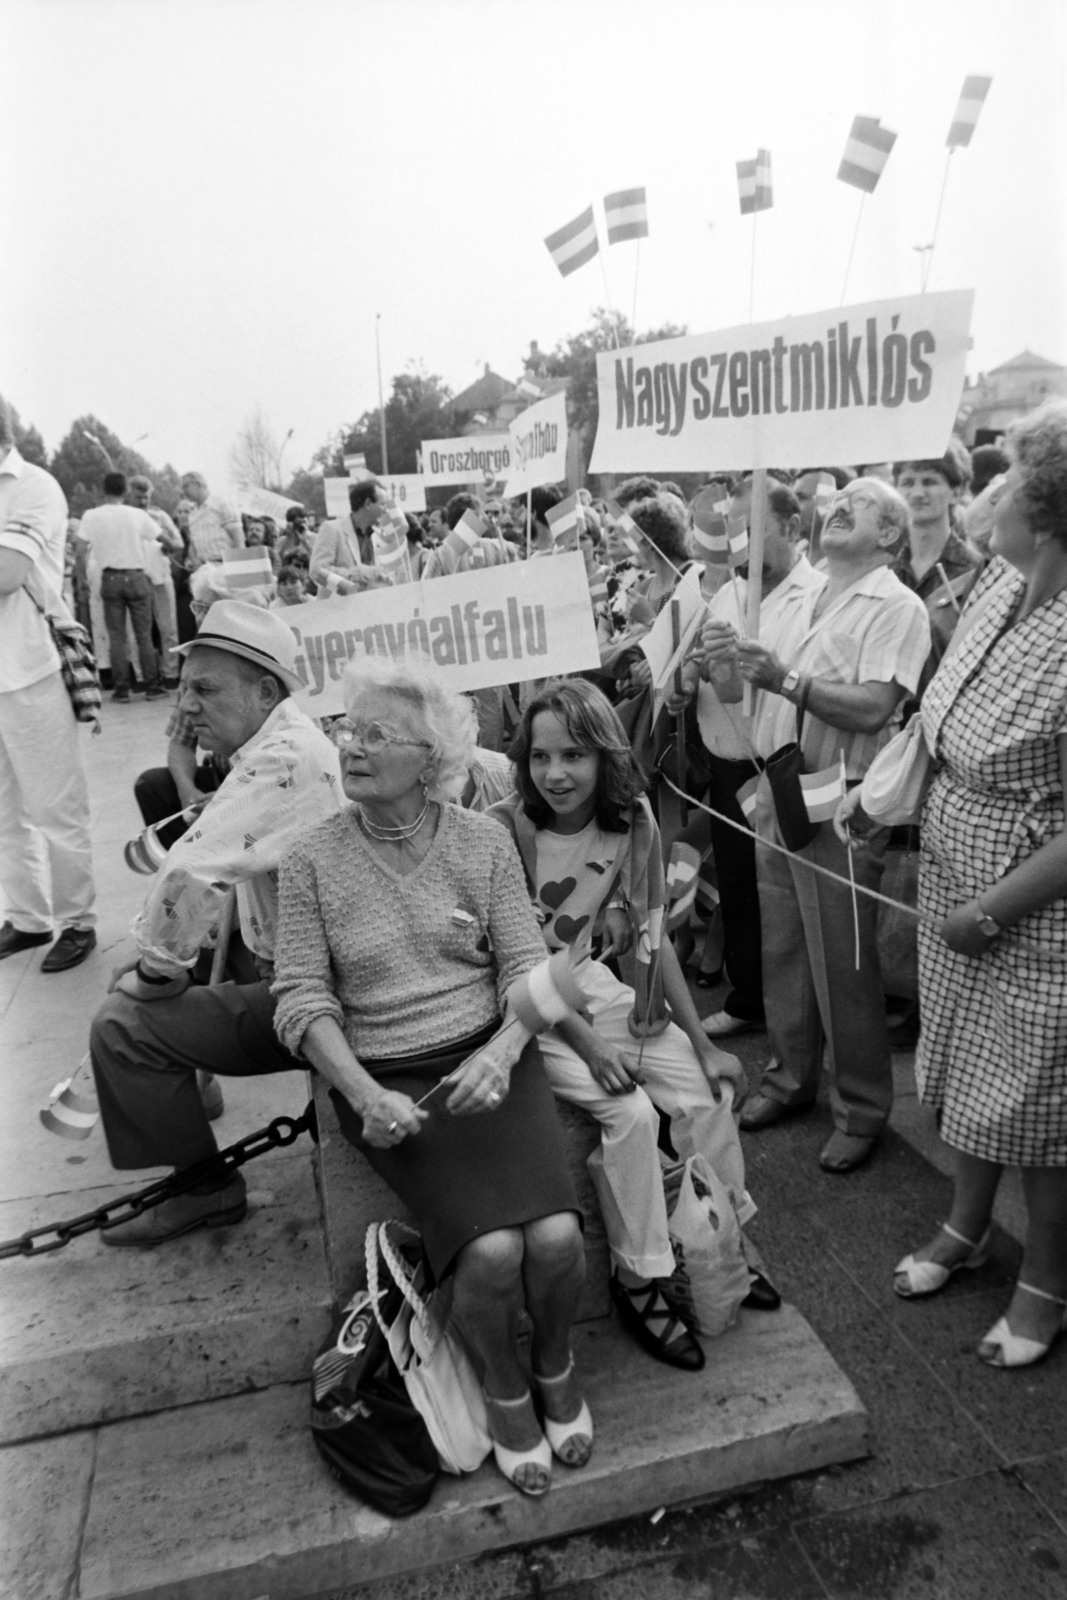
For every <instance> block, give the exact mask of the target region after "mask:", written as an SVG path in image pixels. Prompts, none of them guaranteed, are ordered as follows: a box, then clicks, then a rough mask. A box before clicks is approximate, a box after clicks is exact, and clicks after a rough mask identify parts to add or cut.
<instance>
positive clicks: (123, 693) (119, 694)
mask: <svg viewBox="0 0 1067 1600" xmlns="http://www.w3.org/2000/svg"><path fill="white" fill-rule="evenodd" d="M111 698H112V700H117V701H118V702H119V704H120V705H122V704H125V703H126V702H127V701H128V700H129V698H130V691H129V690H128V689H116V690H115V692H114V694H113V695H112V696H111Z"/></svg>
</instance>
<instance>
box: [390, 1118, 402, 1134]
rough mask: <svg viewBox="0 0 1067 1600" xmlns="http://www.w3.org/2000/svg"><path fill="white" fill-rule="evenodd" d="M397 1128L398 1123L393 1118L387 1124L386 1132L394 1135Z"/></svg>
mask: <svg viewBox="0 0 1067 1600" xmlns="http://www.w3.org/2000/svg"><path fill="white" fill-rule="evenodd" d="M399 1126H400V1124H399V1122H397V1120H396V1118H395V1117H394V1118H393V1120H392V1122H391V1123H390V1124H389V1127H388V1129H387V1132H389V1133H395V1132H396V1130H397V1129H398V1128H399Z"/></svg>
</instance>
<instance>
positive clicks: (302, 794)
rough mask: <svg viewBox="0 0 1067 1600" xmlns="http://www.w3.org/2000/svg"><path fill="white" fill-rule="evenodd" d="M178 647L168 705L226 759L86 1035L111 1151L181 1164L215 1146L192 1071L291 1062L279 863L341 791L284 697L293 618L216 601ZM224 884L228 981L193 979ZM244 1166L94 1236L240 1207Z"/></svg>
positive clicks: (327, 760) (134, 1238)
mask: <svg viewBox="0 0 1067 1600" xmlns="http://www.w3.org/2000/svg"><path fill="white" fill-rule="evenodd" d="M181 653H182V654H184V655H185V656H186V658H187V659H186V664H185V671H184V674H183V678H182V694H181V700H180V702H179V709H180V710H181V711H182V712H183V713H184V714H185V715H186V716H187V717H188V718H189V720H190V723H191V725H192V728H193V730H194V731H195V734H196V737H197V739H198V741H199V743H200V745H201V746H202V747H203V748H205V749H207V750H212V751H215V752H217V753H218V754H219V755H220V756H223V757H225V758H227V759H228V760H229V762H230V772H229V774H228V776H227V777H226V779H225V781H224V782H223V783H222V785H221V787H220V788H219V789H218V791H217V792H216V793H215V794H213V795H212V796H211V797H210V799H209V800H208V803H207V805H206V806H205V807H204V810H203V811H202V812H201V813H200V815H199V816H198V817H197V818H196V819H195V821H194V823H193V825H192V826H191V827H190V828H189V830H188V832H186V833H184V834H183V835H182V837H181V838H180V839H178V841H177V843H175V844H174V845H173V846H172V848H171V849H170V851H169V852H168V854H167V856H166V858H165V860H164V861H163V864H162V866H161V867H160V869H159V873H158V875H157V877H156V879H155V881H154V883H153V886H152V888H151V890H150V891H149V894H148V896H147V898H146V900H145V903H144V906H143V908H142V911H141V914H140V916H139V917H138V919H137V921H136V923H135V925H134V930H133V931H134V940H135V943H136V946H137V960H136V962H130V963H128V964H127V965H126V967H124V968H121V969H119V971H118V972H116V974H115V977H114V979H113V981H112V993H111V995H110V997H109V998H108V999H107V1000H106V1001H105V1002H104V1005H103V1006H102V1007H101V1009H100V1010H99V1012H98V1013H97V1015H96V1018H95V1020H94V1022H93V1026H92V1033H91V1038H90V1046H91V1052H92V1061H93V1071H94V1073H95V1075H96V1082H97V1089H98V1093H99V1096H100V1112H101V1117H102V1120H103V1125H104V1132H105V1135H106V1137H107V1146H108V1151H109V1153H110V1156H111V1161H112V1165H113V1166H115V1167H117V1168H119V1169H120V1170H127V1169H131V1168H139V1167H156V1166H173V1167H175V1168H177V1169H181V1168H184V1167H189V1166H193V1165H195V1164H196V1163H198V1162H200V1161H204V1160H206V1159H208V1158H209V1157H210V1156H211V1155H213V1154H214V1153H215V1151H216V1149H217V1146H216V1144H215V1139H214V1136H213V1135H212V1132H211V1129H210V1126H209V1123H208V1113H207V1111H206V1109H205V1105H204V1102H203V1100H202V1098H201V1093H200V1090H199V1088H198V1085H197V1073H198V1071H199V1072H207V1073H218V1074H220V1075H226V1074H231V1075H253V1074H259V1073H265V1072H286V1071H295V1070H299V1069H300V1068H301V1065H302V1063H300V1062H297V1061H296V1060H294V1059H293V1057H292V1056H290V1055H289V1054H288V1052H287V1051H285V1050H284V1049H283V1048H282V1046H281V1045H280V1044H279V1043H278V1040H277V1038H276V1036H275V1033H274V1029H273V1024H272V1019H273V1015H274V1001H273V999H272V996H271V993H270V980H271V977H272V975H273V960H274V941H275V932H276V927H277V919H278V868H279V866H280V864H281V859H282V856H283V855H284V854H285V852H286V850H287V849H288V848H289V846H290V845H291V844H293V843H294V842H295V841H296V840H298V839H300V838H302V837H303V836H304V835H305V834H306V833H307V831H308V830H309V829H310V828H313V827H314V826H315V824H316V823H318V822H321V821H322V820H324V819H325V818H326V817H328V816H331V815H332V814H333V813H334V812H335V811H337V810H338V809H339V808H340V805H341V787H340V770H339V766H338V760H337V751H336V749H335V748H334V746H333V745H331V743H330V741H329V740H328V739H327V738H326V736H325V734H323V733H322V732H320V730H319V729H318V728H317V727H316V726H315V724H314V723H313V722H312V721H311V719H310V718H309V717H307V716H305V715H304V713H303V712H302V711H299V710H298V709H297V708H296V706H295V705H294V703H293V700H292V698H291V696H292V693H293V692H294V691H295V690H298V689H299V688H301V687H302V681H301V679H300V677H299V675H298V674H297V672H296V667H295V662H296V641H295V639H294V637H293V633H292V630H291V629H290V628H288V627H287V626H286V624H285V623H284V622H283V621H282V619H281V618H280V617H279V616H278V615H277V614H276V613H274V612H270V611H265V610H261V609H259V608H257V607H253V606H249V605H243V604H241V602H240V601H235V600H220V601H217V602H216V604H214V605H213V606H212V607H211V609H210V610H209V611H208V613H207V615H206V616H205V618H204V621H203V624H202V626H201V629H200V632H199V633H198V634H197V637H196V639H195V640H193V641H192V642H191V643H190V644H188V645H183V646H181ZM231 887H235V888H236V893H237V912H238V916H239V919H240V934H241V942H242V944H243V947H244V948H243V950H242V951H241V952H239V954H240V956H241V958H242V965H241V967H240V970H239V971H238V981H236V982H226V983H221V984H216V985H212V986H211V987H207V986H205V985H203V984H198V983H195V982H194V981H193V976H192V975H193V969H194V968H195V967H196V966H197V964H198V961H199V958H200V955H201V951H202V949H203V948H204V947H205V946H208V945H210V944H212V943H213V942H214V940H215V937H216V933H217V930H218V927H219V922H220V919H221V916H222V913H223V909H224V907H225V904H226V900H227V896H228V893H229V890H230V888H231ZM245 1209H246V1204H245V1186H244V1180H243V1179H242V1178H241V1177H240V1176H239V1175H238V1176H237V1177H235V1178H234V1179H232V1180H231V1181H230V1182H228V1183H225V1184H222V1185H221V1186H220V1185H218V1184H214V1185H213V1184H208V1185H202V1186H200V1187H198V1188H197V1189H195V1190H192V1191H190V1192H189V1193H188V1194H185V1195H180V1196H178V1197H177V1198H175V1199H173V1200H168V1201H166V1202H165V1203H164V1204H163V1205H162V1206H159V1207H157V1208H156V1209H155V1210H153V1211H148V1212H145V1214H144V1215H143V1216H141V1217H137V1218H135V1219H134V1220H132V1221H131V1222H128V1223H124V1224H122V1226H121V1227H117V1228H113V1229H108V1230H107V1231H106V1232H105V1233H104V1234H103V1235H102V1237H103V1239H104V1241H105V1243H106V1244H109V1245H118V1246H139V1247H146V1246H152V1245H157V1244H162V1243H164V1242H165V1241H166V1240H168V1239H173V1238H176V1237H177V1236H178V1235H179V1234H183V1233H187V1232H189V1231H190V1229H193V1228H199V1227H222V1226H225V1225H227V1224H229V1223H233V1222H239V1221H241V1219H242V1218H243V1216H244V1215H245Z"/></svg>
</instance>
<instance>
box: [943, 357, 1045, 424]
mask: <svg viewBox="0 0 1067 1600" xmlns="http://www.w3.org/2000/svg"><path fill="white" fill-rule="evenodd" d="M1049 395H1062V396H1064V397H1065V398H1067V367H1061V366H1059V365H1058V364H1057V363H1056V362H1055V361H1048V360H1046V358H1045V357H1044V356H1035V355H1034V354H1033V352H1032V351H1030V350H1024V351H1023V352H1022V354H1021V355H1018V356H1013V357H1012V359H1011V360H1010V361H1005V362H1003V363H1002V365H1001V366H999V367H994V368H993V370H992V371H991V372H980V373H979V374H978V377H977V379H976V380H975V382H974V383H971V382H970V381H967V382H965V383H964V386H963V395H962V397H961V400H960V409H959V412H958V413H957V418H956V431H957V433H958V434H959V435H960V436H961V438H962V439H963V440H964V442H965V443H966V444H968V445H971V446H974V445H979V444H993V443H995V441H996V440H997V439H998V438H999V436H1000V435H1001V434H1002V433H1004V432H1006V430H1007V428H1008V426H1009V425H1010V424H1011V423H1012V422H1014V421H1015V420H1016V418H1018V417H1022V416H1025V414H1026V413H1027V412H1028V411H1032V410H1033V409H1034V407H1035V406H1039V405H1040V404H1041V402H1042V400H1047V399H1048V397H1049Z"/></svg>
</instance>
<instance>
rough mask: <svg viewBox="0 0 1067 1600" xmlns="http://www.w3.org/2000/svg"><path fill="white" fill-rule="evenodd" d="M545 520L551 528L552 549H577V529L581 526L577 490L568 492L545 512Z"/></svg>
mask: <svg viewBox="0 0 1067 1600" xmlns="http://www.w3.org/2000/svg"><path fill="white" fill-rule="evenodd" d="M545 521H546V522H547V523H548V526H549V527H550V528H551V529H552V547H553V549H554V550H577V548H578V530H579V528H580V527H581V526H582V512H581V507H580V505H579V504H578V495H577V492H575V493H574V494H569V495H568V496H567V498H566V500H561V501H560V503H559V505H558V506H553V507H552V509H551V510H550V511H548V512H547V513H546V515H545Z"/></svg>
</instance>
